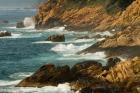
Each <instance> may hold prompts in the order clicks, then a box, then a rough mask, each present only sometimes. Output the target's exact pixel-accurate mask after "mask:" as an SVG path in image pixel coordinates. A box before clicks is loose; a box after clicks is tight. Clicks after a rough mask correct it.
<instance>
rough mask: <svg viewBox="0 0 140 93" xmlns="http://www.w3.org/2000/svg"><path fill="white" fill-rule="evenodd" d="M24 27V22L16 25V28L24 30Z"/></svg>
mask: <svg viewBox="0 0 140 93" xmlns="http://www.w3.org/2000/svg"><path fill="white" fill-rule="evenodd" d="M24 27H25V25H24V22H22V21H21V22H18V23H17V25H16V28H24Z"/></svg>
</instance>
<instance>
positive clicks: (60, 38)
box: [47, 35, 65, 42]
mask: <svg viewBox="0 0 140 93" xmlns="http://www.w3.org/2000/svg"><path fill="white" fill-rule="evenodd" d="M47 41H52V42H65V36H64V35H52V36H49V37H48V38H47Z"/></svg>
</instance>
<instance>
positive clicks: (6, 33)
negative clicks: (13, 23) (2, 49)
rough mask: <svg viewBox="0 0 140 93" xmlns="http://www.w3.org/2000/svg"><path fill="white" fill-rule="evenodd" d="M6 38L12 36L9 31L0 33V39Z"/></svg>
mask: <svg viewBox="0 0 140 93" xmlns="http://www.w3.org/2000/svg"><path fill="white" fill-rule="evenodd" d="M4 36H11V33H10V32H7V31H0V37H4Z"/></svg>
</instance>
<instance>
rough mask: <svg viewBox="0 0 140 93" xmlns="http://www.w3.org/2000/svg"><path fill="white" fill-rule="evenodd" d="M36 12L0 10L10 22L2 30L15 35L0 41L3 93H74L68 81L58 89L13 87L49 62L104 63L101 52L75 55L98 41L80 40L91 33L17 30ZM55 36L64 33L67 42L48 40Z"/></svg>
mask: <svg viewBox="0 0 140 93" xmlns="http://www.w3.org/2000/svg"><path fill="white" fill-rule="evenodd" d="M35 12H36V11H35V10H27V9H25V10H24V9H23V10H18V9H16V10H14V9H13V10H10V9H9V10H0V20H7V21H9V23H8V24H0V31H8V32H11V33H12V36H9V37H1V38H0V93H73V92H72V91H71V90H70V87H69V84H68V83H67V82H66V83H65V84H59V85H58V86H56V87H54V86H46V87H43V88H16V87H14V86H15V85H16V84H18V83H19V82H20V81H21V80H22V79H23V78H25V77H27V76H30V75H31V74H32V73H34V72H35V71H36V70H37V69H38V68H39V67H41V66H42V65H44V64H47V63H53V64H55V65H57V66H62V65H69V66H72V65H74V64H76V63H78V62H82V61H84V60H99V62H101V63H103V64H105V55H104V52H102V51H101V52H98V53H94V54H91V53H90V54H80V55H77V54H76V53H77V52H78V51H80V50H83V49H85V48H87V47H89V46H91V45H92V44H94V43H96V42H97V41H98V40H96V39H94V38H93V39H78V37H79V36H83V35H86V34H89V32H88V31H85V32H74V31H67V30H65V27H55V28H52V29H46V30H35V29H34V26H30V27H25V28H20V29H19V28H16V22H19V21H21V20H24V18H26V17H30V16H33V15H35ZM53 34H64V35H65V37H66V41H65V42H61V43H58V42H55V43H53V42H50V41H45V40H46V39H47V37H48V36H50V35H53Z"/></svg>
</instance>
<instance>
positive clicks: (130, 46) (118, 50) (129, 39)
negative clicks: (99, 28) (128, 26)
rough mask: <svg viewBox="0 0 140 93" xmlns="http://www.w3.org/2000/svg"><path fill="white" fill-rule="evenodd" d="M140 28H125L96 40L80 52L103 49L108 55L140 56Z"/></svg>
mask: <svg viewBox="0 0 140 93" xmlns="http://www.w3.org/2000/svg"><path fill="white" fill-rule="evenodd" d="M139 50H140V30H135V31H131V30H125V31H121V32H118V33H116V34H115V35H114V36H111V37H108V38H106V39H105V40H103V41H100V42H97V43H96V44H94V45H92V46H91V47H89V48H87V49H85V50H83V51H82V52H87V53H88V52H97V51H105V52H106V54H107V55H108V57H111V56H122V57H126V58H133V57H135V56H140V52H139Z"/></svg>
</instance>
